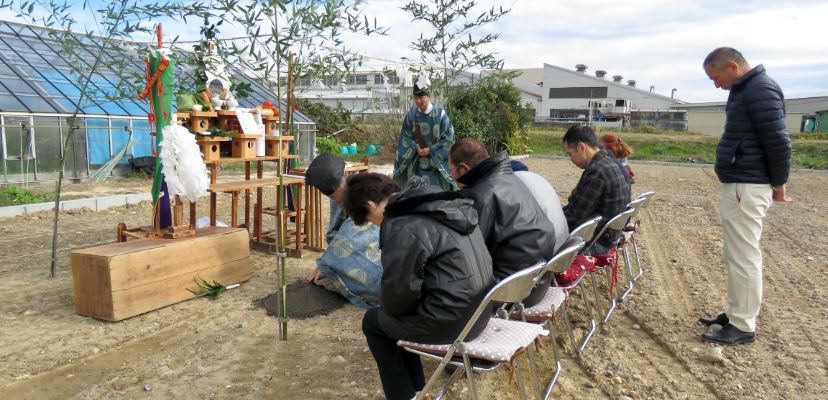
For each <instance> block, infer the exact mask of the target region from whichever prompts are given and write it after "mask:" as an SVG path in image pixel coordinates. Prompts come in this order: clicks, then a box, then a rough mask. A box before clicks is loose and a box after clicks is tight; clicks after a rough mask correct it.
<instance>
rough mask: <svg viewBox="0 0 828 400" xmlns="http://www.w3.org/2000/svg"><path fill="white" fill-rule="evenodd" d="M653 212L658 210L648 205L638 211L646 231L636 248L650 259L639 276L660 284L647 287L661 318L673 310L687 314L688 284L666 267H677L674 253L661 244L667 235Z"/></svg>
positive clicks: (675, 272) (691, 311)
mask: <svg viewBox="0 0 828 400" xmlns="http://www.w3.org/2000/svg"><path fill="white" fill-rule="evenodd" d="M657 212H658V210H655V209H654V207H653V206H652V204H651V206H650V207H648V208H645V209H643V210H642V212H641V215H642V216H643V217H644V218H643V221H642V222H643V223H642V226H646V229H647V230H648V232H647V233H646V234H647V237H646V239H643V240H641V242H644V243H645V245H644V246H639V248H640V249H641V250H642V251H646V252H648V253H649V254H650V257H648V259H649V260H650V261H651V262H650V263H649V264H647V265H646V266H645V267H644V270H645V272H644V274H645V275H644V276H643V277H642V279H649V280H651V281H655V282H659V283H660V284H655V285H653V286H652V287H651V290H652V292H654V294H655V296H654V297H655V298H657V299H659V300H660V301H659V304H658V305H657V306H656V307H655V308H656V309H657V310H658V311H659V312H660V313H661V314H662V315H664V316H665V317H669V316H672V315H673V314H676V313H677V314H679V315H684V316H687V315H691V314H692V313H693V312H695V310H694V309H693V307H692V306H691V305H690V302H688V301H687V298H688V297H690V292H689V291H687V290H686V288H688V283H687V281H686V279H685V277H684V272H683V271H677V270H676V269H674V268H673V267H669V266H676V267H678V264H676V263H673V262H672V261H671V260H672V259H674V258H673V257H674V256H673V255H672V254H674V253H668V251H667V250H666V249H665V247H668V246H669V245H667V246H665V243H664V242H665V241H666V240H665V238H667V237H668V236H665V232H664V228H663V227H662V226H661V222H660V221H656V220H655V219H654V214H655V213H657ZM643 236H644V234H642V235H641V237H642V238H643ZM674 250H675V249H674ZM642 265H644V264H642ZM647 267H649V268H647ZM678 268H680V267H678ZM648 275H649V276H648ZM650 278H652V279H650ZM647 286H650V285H647ZM633 293H635V292H633Z"/></svg>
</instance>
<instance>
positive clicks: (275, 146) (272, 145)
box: [265, 135, 293, 158]
mask: <svg viewBox="0 0 828 400" xmlns="http://www.w3.org/2000/svg"><path fill="white" fill-rule="evenodd" d="M291 140H293V136H269V135H265V156H266V157H278V156H279V149H281V150H282V157H284V158H287V157H288V156H289V155H290V153H289V152H288V149H289V148H290V147H289V146H288V142H290V141H291ZM280 142H281V143H280Z"/></svg>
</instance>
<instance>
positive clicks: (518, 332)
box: [397, 318, 543, 363]
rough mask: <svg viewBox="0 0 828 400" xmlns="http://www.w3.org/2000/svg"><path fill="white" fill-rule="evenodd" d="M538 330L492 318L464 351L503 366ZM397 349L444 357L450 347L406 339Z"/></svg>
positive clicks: (519, 322) (528, 343) (449, 345)
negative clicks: (403, 348) (402, 348)
mask: <svg viewBox="0 0 828 400" xmlns="http://www.w3.org/2000/svg"><path fill="white" fill-rule="evenodd" d="M541 331H543V326H542V325H537V324H530V323H528V322H521V321H509V320H505V319H500V318H492V319H490V320H489V324H488V325H486V329H484V330H483V332H481V333H480V335H479V336H477V338H476V339H474V340H472V341H471V342H466V348H467V349H468V351H469V357H473V358H481V359H484V360H489V361H494V362H499V363H506V362H509V361H511V360H512V358H513V356H514V355H515V353H517V352H518V351H519V350H521V349H523V348H525V347H527V346H529V345H530V344H531V343H532V342H533V341H534V340H535V338H537V337H538V335H540V334H541ZM397 346H400V347H407V348H411V349H416V350H420V351H426V352H429V353H434V354H446V353H447V352H448V350H449V348H451V344H422V343H413V342H408V341H405V340H400V341H398V342H397Z"/></svg>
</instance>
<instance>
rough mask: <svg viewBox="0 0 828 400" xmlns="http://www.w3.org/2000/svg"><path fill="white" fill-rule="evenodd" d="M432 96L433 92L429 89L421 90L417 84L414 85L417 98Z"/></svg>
mask: <svg viewBox="0 0 828 400" xmlns="http://www.w3.org/2000/svg"><path fill="white" fill-rule="evenodd" d="M430 94H431V91H430V90H428V88H424V89H420V87H419V86H417V84H416V83H415V84H414V95H415V96H418V97H419V96H428V95H430Z"/></svg>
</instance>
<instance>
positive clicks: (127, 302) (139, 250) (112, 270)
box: [72, 227, 250, 321]
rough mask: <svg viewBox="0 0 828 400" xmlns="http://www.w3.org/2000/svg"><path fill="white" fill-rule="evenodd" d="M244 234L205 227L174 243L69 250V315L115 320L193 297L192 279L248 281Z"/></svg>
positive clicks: (144, 242) (133, 242) (149, 241)
mask: <svg viewBox="0 0 828 400" xmlns="http://www.w3.org/2000/svg"><path fill="white" fill-rule="evenodd" d="M248 242H249V236H248V233H247V230H245V229H238V228H219V227H207V228H201V229H197V230H196V233H195V235H193V236H189V237H185V238H180V239H163V238H158V237H155V238H148V239H140V240H131V241H128V242H124V243H113V244H107V245H104V246H99V247H93V248H89V249H83V250H77V251H73V252H72V281H73V282H74V287H75V312H76V313H78V314H80V315H86V316H89V317H93V318H98V319H103V320H106V321H120V320H123V319H126V318H129V317H133V316H136V315H138V314H143V313H145V312H149V311H152V310H156V309H159V308H161V307H166V306H168V305H171V304H175V303H178V302H181V301H184V300H187V299H189V298H191V297H193V294H192V293H191V292H190V291H188V290H187V289H193V290H198V286H197V285H196V283H195V279H198V278H201V279H204V280H206V281H208V282H212V281H213V280H216V281H218V282H219V283H220V284H222V285H224V286H228V285H232V284H235V283H239V282H244V281H246V280H248V279H250V247H249V243H248Z"/></svg>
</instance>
